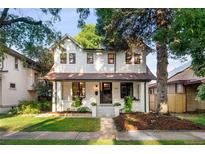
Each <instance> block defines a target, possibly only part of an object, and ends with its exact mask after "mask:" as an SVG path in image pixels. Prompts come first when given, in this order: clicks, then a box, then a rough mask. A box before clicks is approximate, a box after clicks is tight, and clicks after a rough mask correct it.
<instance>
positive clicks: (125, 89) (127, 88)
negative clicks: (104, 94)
mask: <svg viewBox="0 0 205 154" xmlns="http://www.w3.org/2000/svg"><path fill="white" fill-rule="evenodd" d="M120 87H121V98H125V97H126V96H133V83H129V82H122V83H121V85H120Z"/></svg>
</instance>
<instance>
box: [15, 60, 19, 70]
mask: <svg viewBox="0 0 205 154" xmlns="http://www.w3.org/2000/svg"><path fill="white" fill-rule="evenodd" d="M14 67H15V69H18V68H19V60H18V58H16V57H15V60H14Z"/></svg>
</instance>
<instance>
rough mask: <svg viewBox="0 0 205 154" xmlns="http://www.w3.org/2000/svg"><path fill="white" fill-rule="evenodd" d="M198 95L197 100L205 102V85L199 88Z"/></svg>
mask: <svg viewBox="0 0 205 154" xmlns="http://www.w3.org/2000/svg"><path fill="white" fill-rule="evenodd" d="M197 90H198V93H197V95H196V100H198V101H204V100H205V84H201V85H200V86H199V87H198V88H197Z"/></svg>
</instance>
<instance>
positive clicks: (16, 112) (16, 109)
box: [9, 106, 18, 114]
mask: <svg viewBox="0 0 205 154" xmlns="http://www.w3.org/2000/svg"><path fill="white" fill-rule="evenodd" d="M9 113H10V114H18V107H17V106H12V107H11V110H10V111H9Z"/></svg>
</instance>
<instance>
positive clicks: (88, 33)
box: [74, 24, 102, 48]
mask: <svg viewBox="0 0 205 154" xmlns="http://www.w3.org/2000/svg"><path fill="white" fill-rule="evenodd" d="M74 38H75V39H76V41H78V42H79V43H80V44H81V45H82V46H83V47H84V48H100V43H101V41H102V37H101V36H99V35H97V34H96V32H95V25H93V24H88V25H85V26H84V27H83V28H82V31H81V32H80V33H79V34H78V35H77V36H75V37H74Z"/></svg>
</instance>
